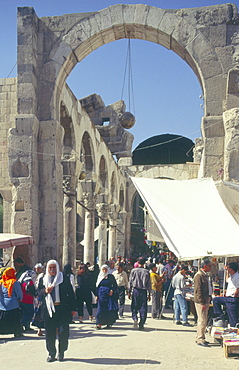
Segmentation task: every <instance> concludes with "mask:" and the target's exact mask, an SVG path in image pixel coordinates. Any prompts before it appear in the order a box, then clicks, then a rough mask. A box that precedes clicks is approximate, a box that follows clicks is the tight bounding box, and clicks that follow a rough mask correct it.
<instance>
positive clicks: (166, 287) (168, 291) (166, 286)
mask: <svg viewBox="0 0 239 370" xmlns="http://www.w3.org/2000/svg"><path fill="white" fill-rule="evenodd" d="M171 282H172V280H171V279H169V280H168V281H165V283H163V292H164V296H165V306H166V307H167V306H169V305H172V304H173V302H172V298H173V293H174V289H173V287H172V284H171Z"/></svg>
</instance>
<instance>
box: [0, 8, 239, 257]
mask: <svg viewBox="0 0 239 370" xmlns="http://www.w3.org/2000/svg"><path fill="white" fill-rule="evenodd" d="M238 18H239V16H238V10H237V7H236V6H235V5H233V4H225V5H217V6H210V7H203V8H192V9H178V10H171V9H159V8H156V7H151V6H147V5H142V4H139V5H114V6H110V7H109V8H106V9H103V10H101V11H99V12H92V13H78V14H70V15H63V16H56V17H42V18H38V17H37V15H36V13H35V11H34V9H33V8H30V7H24V8H18V78H17V81H12V82H13V83H14V84H16V83H17V101H18V105H17V109H16V107H15V106H14V110H13V111H14V113H15V114H14V118H15V122H11V126H10V128H11V130H10V133H9V136H8V144H9V148H14V149H15V150H14V151H13V150H11V149H9V153H8V155H9V168H10V170H9V183H11V186H12V199H13V203H12V204H13V206H14V204H15V205H16V204H18V203H19V202H22V203H21V204H23V207H22V208H21V209H20V211H19V210H17V209H15V210H13V211H12V225H13V226H12V230H11V231H15V232H25V233H29V234H31V235H33V236H34V240H35V242H36V245H37V246H38V247H39V246H40V249H41V250H43V249H44V251H45V252H44V258H47V257H48V256H54V257H56V258H57V257H60V256H61V255H62V253H63V254H64V249H62V244H63V240H64V235H63V234H62V229H63V219H64V215H63V198H62V181H63V177H64V176H68V175H69V174H68V172H69V171H71V170H72V168H73V167H74V166H75V167H74V168H75V170H73V172H74V173H73V177H74V179H75V180H74V184H73V187H74V189H73V190H74V191H75V188H76V187H77V181H78V180H77V179H78V177H77V176H79V174H80V171H81V170H82V169H83V164H82V162H81V161H80V160H79V159H77V154H78V152H79V153H80V150H81V145H82V143H81V142H80V143H79V141H80V140H79V139H77V138H78V137H79V132H80V130H81V133H80V137H82V135H83V133H84V132H90V133H91V134H90V136H91V137H92V138H94V143H93V144H92V145H93V146H94V148H93V149H94V153H96V152H97V154H99V158H100V156H101V155H104V156H105V158H106V162H107V168H108V169H109V172H110V171H115V173H116V176H117V183H118V184H124V186H123V191H124V195H125V198H124V199H125V201H124V203H127V204H128V201H127V197H128V195H127V194H126V191H125V188H126V186H125V183H126V180H125V178H123V176H122V175H121V174H120V171H119V169H118V168H117V165H116V164H115V163H114V164H112V165H111V159H112V157H111V153H110V151H109V150H108V148H107V146H106V145H105V143H104V142H103V140H102V138H101V137H100V134H99V131H97V130H96V129H95V127H93V124H92V122H91V121H90V119H89V116H87V113H86V111H85V110H84V109H83V108H82V105H81V104H80V103H79V101H77V99H76V98H75V97H72V96H71V93H70V92H69V89H68V88H67V87H66V85H65V81H66V78H67V77H68V75H69V74H70V73H71V71H72V69H73V68H74V66H75V65H76V64H77V63H78V62H81V60H82V59H83V58H85V57H86V56H87V55H89V54H90V53H91V52H92V51H93V50H95V49H97V48H99V47H101V46H102V45H104V44H106V43H109V42H113V41H115V40H118V39H122V38H128V37H129V36H130V38H135V39H142V40H147V41H151V42H154V43H157V44H159V45H162V46H164V47H165V48H167V49H169V50H172V51H173V52H175V53H176V54H178V55H179V56H180V57H181V58H182V59H183V60H185V62H186V63H188V65H189V66H190V67H191V68H192V70H193V71H194V73H195V74H196V76H197V77H198V80H199V83H200V84H201V86H202V90H203V94H204V107H205V111H204V117H203V119H202V141H201V142H200V151H202V150H203V154H202V160H201V174H202V176H212V177H214V178H215V177H216V176H217V170H218V169H224V179H225V180H230V181H238V179H239V176H238V173H237V164H236V161H237V158H238V153H239V145H238V142H237V132H238V129H237V126H238V120H239V109H238V107H239V85H238V80H239V25H238ZM9 91H10V90H9ZM66 100H67V101H69V102H70V103H69V107H67V104H66ZM12 105H13V104H12ZM63 106H65V107H64V110H63ZM86 116H87V117H86ZM79 122H80V125H79ZM80 126H81V127H80ZM73 129H74V131H75V134H74V135H75V136H74V137H73V135H72V134H73ZM5 135H6V134H5ZM75 138H76V139H75ZM64 144H65V154H66V155H68V156H70V158H66V161H67V163H65V167H64V169H63V167H62V154H64V152H62V149H63V148H64ZM68 144H69V145H68ZM26 147H27V148H28V150H27V151H26ZM202 148H203V149H202ZM16 153H18V154H16ZM74 155H75V157H76V158H74ZM70 162H71V163H70ZM95 165H96V166H95V167H96V168H99V166H98V159H97V158H95ZM14 168H15V170H14ZM16 169H17V171H16ZM235 169H236V170H235ZM64 171H65V172H64ZM67 171H68V172H67ZM69 173H70V175H72V174H71V172H69ZM49 174H50V176H49ZM98 175H99V174H98V173H94V176H95V178H96V179H97V178H98V177H97V176H98ZM109 179H110V177H109ZM67 191H70V192H71V191H72V189H71V188H69V189H68V190H67ZM119 191H120V189H119ZM68 195H69V194H68ZM70 196H71V194H70ZM19 204H20V203H19ZM66 205H69V202H68V199H66ZM72 209H73V208H72ZM110 212H111V213H115V212H116V210H115V209H113V210H110ZM124 212H125V209H123V210H121V213H122V217H121V221H122V220H123V219H124V218H125V217H126V216H125V214H124ZM128 214H129V213H128ZM128 214H127V217H128ZM128 218H129V217H128ZM114 222H115V219H114ZM126 223H128V224H129V220H128V221H127V222H126ZM52 225H53V227H50V226H52ZM112 240H115V236H114V238H112ZM112 243H113V242H112ZM122 244H123V242H122ZM58 246H60V248H58ZM34 255H35V256H36V253H35V252H34ZM38 255H40V254H38ZM66 258H67V257H66Z"/></svg>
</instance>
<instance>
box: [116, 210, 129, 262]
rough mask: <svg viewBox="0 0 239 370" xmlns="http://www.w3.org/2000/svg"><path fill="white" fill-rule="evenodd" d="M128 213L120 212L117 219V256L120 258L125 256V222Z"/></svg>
mask: <svg viewBox="0 0 239 370" xmlns="http://www.w3.org/2000/svg"><path fill="white" fill-rule="evenodd" d="M126 215H127V212H126V211H121V212H119V217H118V218H117V233H116V254H117V255H120V256H124V255H125V221H126Z"/></svg>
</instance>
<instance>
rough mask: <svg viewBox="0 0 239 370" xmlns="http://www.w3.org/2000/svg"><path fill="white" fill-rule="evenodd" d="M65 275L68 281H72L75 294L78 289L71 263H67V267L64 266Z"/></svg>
mask: <svg viewBox="0 0 239 370" xmlns="http://www.w3.org/2000/svg"><path fill="white" fill-rule="evenodd" d="M63 275H64V277H65V278H66V279H69V280H70V283H71V285H72V288H73V290H74V292H75V290H76V287H75V276H74V274H73V272H72V267H71V264H70V263H67V264H66V265H65V266H64V269H63Z"/></svg>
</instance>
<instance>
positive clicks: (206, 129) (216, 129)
mask: <svg viewBox="0 0 239 370" xmlns="http://www.w3.org/2000/svg"><path fill="white" fill-rule="evenodd" d="M201 127H202V131H203V134H204V135H205V137H206V138H213V137H224V125H223V119H222V116H216V117H203V118H202V126H201Z"/></svg>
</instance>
